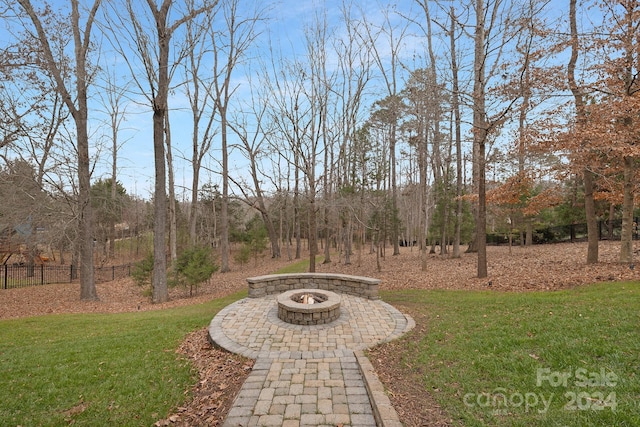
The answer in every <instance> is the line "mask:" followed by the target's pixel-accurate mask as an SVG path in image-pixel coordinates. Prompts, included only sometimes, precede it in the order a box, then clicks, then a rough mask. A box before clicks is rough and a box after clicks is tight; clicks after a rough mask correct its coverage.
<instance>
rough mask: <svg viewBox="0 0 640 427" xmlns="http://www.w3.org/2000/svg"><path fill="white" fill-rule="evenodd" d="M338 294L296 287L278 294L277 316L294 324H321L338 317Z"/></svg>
mask: <svg viewBox="0 0 640 427" xmlns="http://www.w3.org/2000/svg"><path fill="white" fill-rule="evenodd" d="M340 300H341V299H340V295H338V294H336V293H335V292H331V291H326V290H320V289H296V290H292V291H287V292H283V293H282V294H280V295H278V297H277V301H278V318H279V319H280V320H282V321H284V322H287V323H291V324H294V325H323V324H326V323H331V322H333V321H334V320H336V319H338V318H339V317H340Z"/></svg>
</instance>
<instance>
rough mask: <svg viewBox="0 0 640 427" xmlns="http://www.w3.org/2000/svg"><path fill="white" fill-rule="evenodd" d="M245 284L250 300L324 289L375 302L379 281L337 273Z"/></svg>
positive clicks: (255, 280)
mask: <svg viewBox="0 0 640 427" xmlns="http://www.w3.org/2000/svg"><path fill="white" fill-rule="evenodd" d="M247 283H248V284H249V297H250V298H260V297H263V296H267V295H273V294H279V293H282V292H287V291H291V290H296V289H305V288H306V289H324V290H328V291H333V292H339V293H344V294H348V295H354V296H357V297H362V298H367V299H370V300H377V299H379V296H378V287H379V285H380V279H375V278H372V277H364V276H351V275H348V274H339V273H286V274H269V275H265V276H257V277H248V278H247Z"/></svg>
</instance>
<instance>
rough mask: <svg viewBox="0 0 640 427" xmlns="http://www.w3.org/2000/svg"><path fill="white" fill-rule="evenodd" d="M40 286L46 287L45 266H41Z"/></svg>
mask: <svg viewBox="0 0 640 427" xmlns="http://www.w3.org/2000/svg"><path fill="white" fill-rule="evenodd" d="M40 285H44V264H40Z"/></svg>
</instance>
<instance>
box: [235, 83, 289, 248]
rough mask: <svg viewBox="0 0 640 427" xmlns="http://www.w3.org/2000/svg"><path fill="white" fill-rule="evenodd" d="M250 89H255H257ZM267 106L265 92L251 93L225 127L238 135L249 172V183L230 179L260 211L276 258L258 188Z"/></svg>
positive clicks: (275, 242)
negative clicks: (245, 108) (240, 111)
mask: <svg viewBox="0 0 640 427" xmlns="http://www.w3.org/2000/svg"><path fill="white" fill-rule="evenodd" d="M256 87H259V85H257V86H252V88H256ZM254 90H256V91H257V92H259V89H254ZM268 108H269V96H268V95H267V94H265V93H263V94H260V95H257V96H252V98H251V102H250V105H248V111H247V112H246V113H243V114H238V115H237V116H236V117H235V118H234V119H232V120H230V121H229V127H230V128H231V129H232V130H233V132H234V133H235V134H236V135H237V136H238V138H239V139H240V143H241V144H240V149H241V152H242V153H243V155H244V156H245V157H246V158H247V160H249V175H250V178H251V181H252V182H251V184H249V183H247V182H245V181H244V180H234V182H236V185H237V187H238V189H239V190H240V191H241V192H242V194H243V195H244V201H245V203H247V204H248V205H249V206H251V207H252V208H254V209H256V210H257V211H258V212H260V215H261V217H262V221H263V222H264V225H265V227H266V229H267V234H268V235H269V242H270V244H271V256H272V258H280V255H281V254H280V244H279V238H278V232H277V231H276V228H275V225H274V223H273V219H272V215H271V213H270V211H269V209H268V208H267V202H266V197H265V194H264V190H263V188H262V187H263V185H262V177H264V176H265V173H264V172H263V171H262V170H261V166H260V164H261V158H262V157H264V156H265V150H266V148H265V146H266V145H267V141H268V139H269V138H270V136H271V133H272V130H271V129H269V128H267V127H266V126H268V123H267V117H266V116H267V113H268ZM249 112H250V113H249ZM250 123H251V124H250ZM238 181H240V182H238Z"/></svg>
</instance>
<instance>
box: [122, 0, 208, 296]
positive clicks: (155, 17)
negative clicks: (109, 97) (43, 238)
mask: <svg viewBox="0 0 640 427" xmlns="http://www.w3.org/2000/svg"><path fill="white" fill-rule="evenodd" d="M216 3H217V2H216V1H212V2H205V3H203V4H202V5H200V6H199V7H191V8H188V10H186V11H184V12H183V13H182V14H179V16H178V17H177V18H175V19H173V21H172V22H169V15H170V13H169V12H170V11H171V12H172V13H174V12H175V11H173V10H171V9H172V6H174V1H173V0H163V1H162V3H161V4H157V3H156V2H155V0H147V2H146V6H147V8H148V11H149V13H150V14H151V16H150V17H148V21H147V22H146V23H144V22H143V21H142V19H144V18H146V17H145V16H144V13H143V11H142V10H140V9H139V8H138V7H137V6H138V4H137V3H136V2H134V1H133V0H127V1H126V13H127V15H128V16H127V17H126V18H125V17H123V16H121V15H119V14H118V12H119V11H114V15H116V16H117V17H118V19H119V20H120V23H121V25H120V28H116V25H114V26H113V27H112V30H113V31H114V32H116V34H114V36H115V37H114V39H115V40H114V42H115V43H116V49H117V50H118V51H119V52H120V54H121V55H123V57H124V58H125V60H126V61H127V63H128V64H129V67H130V69H131V71H132V76H133V78H134V81H135V82H136V84H137V85H138V87H139V88H140V89H141V90H142V92H143V93H144V94H145V96H146V97H147V98H148V100H149V101H150V104H151V107H152V110H153V151H154V164H155V187H154V195H153V201H154V229H153V231H154V233H153V255H154V256H153V259H154V264H153V283H152V288H153V291H152V301H153V302H154V303H161V302H164V301H166V300H167V299H168V298H169V292H168V288H167V271H166V270H167V268H166V267H167V261H166V253H165V244H166V243H165V241H166V225H167V185H166V172H167V170H166V163H165V162H166V150H165V144H166V142H167V139H166V136H167V132H168V129H167V114H168V110H169V105H168V97H169V85H170V82H171V76H172V75H173V72H174V71H175V69H176V66H177V65H178V64H179V63H180V61H181V59H182V58H183V57H184V55H185V52H184V51H181V52H179V54H178V55H177V57H176V58H175V59H174V60H173V62H172V63H171V64H169V56H170V49H171V46H172V38H173V36H174V34H175V33H176V31H177V30H178V29H179V28H180V27H181V26H182V25H184V24H185V23H186V22H187V21H189V20H191V19H194V18H196V17H197V16H198V15H200V14H202V13H205V12H207V11H209V10H211V9H212V8H213V7H214V6H215V5H216ZM127 21H128V22H127ZM145 24H149V25H153V26H154V27H155V38H154V39H153V40H152V38H151V37H150V35H149V34H148V33H147V29H146V28H145ZM118 32H120V33H121V34H117V33H118ZM122 33H124V34H122ZM123 35H125V36H126V37H128V39H129V42H131V43H133V46H132V48H133V52H135V53H137V55H138V58H139V59H140V61H141V62H142V66H143V70H144V78H145V80H142V79H141V78H140V77H139V75H138V72H137V69H136V67H135V66H134V65H133V63H132V61H131V60H130V59H129V55H130V54H131V52H130V49H128V48H124V47H123V41H121V40H120V38H121V37H122V36H123Z"/></svg>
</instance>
